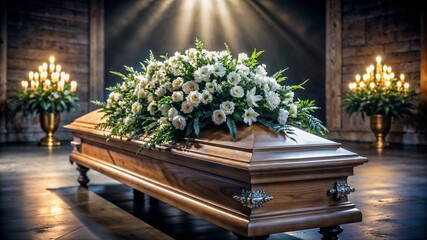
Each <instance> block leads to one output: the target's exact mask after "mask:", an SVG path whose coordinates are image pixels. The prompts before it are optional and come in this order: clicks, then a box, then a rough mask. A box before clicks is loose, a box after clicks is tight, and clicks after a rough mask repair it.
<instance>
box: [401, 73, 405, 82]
mask: <svg viewBox="0 0 427 240" xmlns="http://www.w3.org/2000/svg"><path fill="white" fill-rule="evenodd" d="M400 80H401V81H405V74H403V73H402V74H400Z"/></svg>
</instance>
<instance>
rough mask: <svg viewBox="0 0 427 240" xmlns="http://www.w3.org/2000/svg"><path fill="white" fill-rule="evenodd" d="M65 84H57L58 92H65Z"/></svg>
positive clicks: (61, 82)
mask: <svg viewBox="0 0 427 240" xmlns="http://www.w3.org/2000/svg"><path fill="white" fill-rule="evenodd" d="M64 84H65V83H64V82H63V81H59V82H58V83H57V90H58V92H62V91H64Z"/></svg>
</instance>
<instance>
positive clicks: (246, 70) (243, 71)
mask: <svg viewBox="0 0 427 240" xmlns="http://www.w3.org/2000/svg"><path fill="white" fill-rule="evenodd" d="M236 69H237V72H238V73H239V74H240V75H242V76H244V77H246V76H248V74H249V68H248V67H246V66H245V65H243V64H239V65H237V66H236Z"/></svg>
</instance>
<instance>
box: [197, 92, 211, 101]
mask: <svg viewBox="0 0 427 240" xmlns="http://www.w3.org/2000/svg"><path fill="white" fill-rule="evenodd" d="M200 101H201V102H202V103H203V104H208V103H210V102H212V94H210V93H209V91H208V90H203V92H202V93H201V94H200Z"/></svg>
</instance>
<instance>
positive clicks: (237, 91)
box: [230, 86, 245, 98]
mask: <svg viewBox="0 0 427 240" xmlns="http://www.w3.org/2000/svg"><path fill="white" fill-rule="evenodd" d="M230 95H231V96H233V97H236V98H241V97H243V95H245V90H243V88H242V87H241V86H234V87H232V88H231V89H230Z"/></svg>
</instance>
